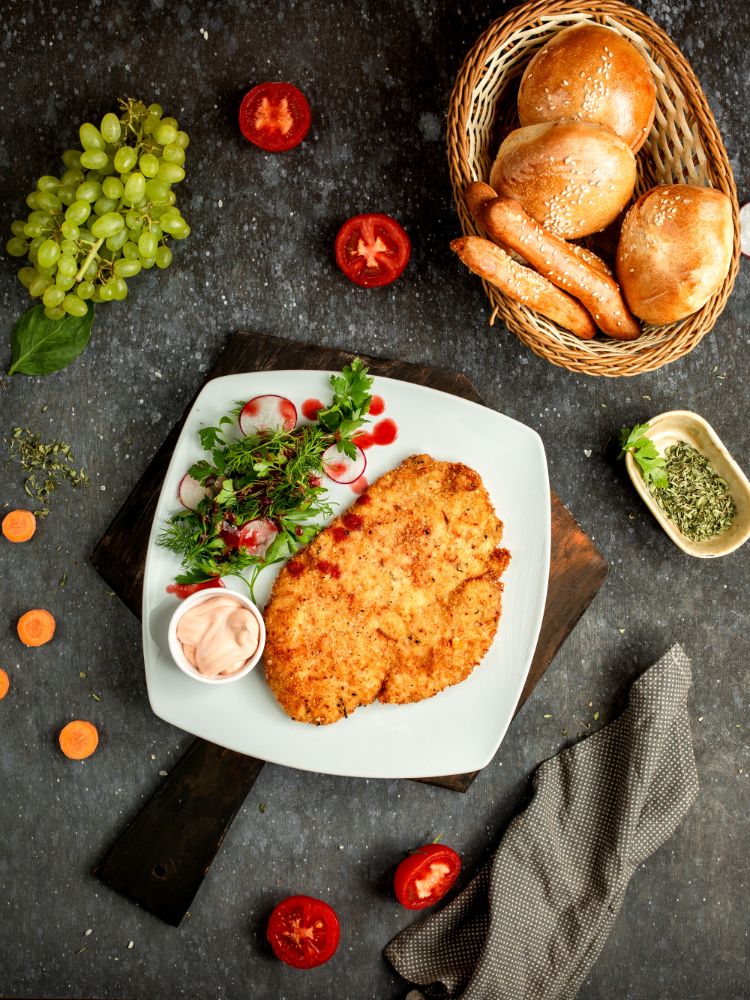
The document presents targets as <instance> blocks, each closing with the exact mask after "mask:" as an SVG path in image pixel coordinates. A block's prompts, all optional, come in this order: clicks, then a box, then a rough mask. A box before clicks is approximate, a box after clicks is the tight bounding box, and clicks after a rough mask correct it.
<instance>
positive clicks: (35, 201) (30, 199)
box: [26, 191, 39, 209]
mask: <svg viewBox="0 0 750 1000" xmlns="http://www.w3.org/2000/svg"><path fill="white" fill-rule="evenodd" d="M26 204H27V205H28V206H29V208H33V209H37V208H39V192H38V191H32V192H31V194H27V195H26Z"/></svg>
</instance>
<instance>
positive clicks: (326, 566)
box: [318, 559, 341, 580]
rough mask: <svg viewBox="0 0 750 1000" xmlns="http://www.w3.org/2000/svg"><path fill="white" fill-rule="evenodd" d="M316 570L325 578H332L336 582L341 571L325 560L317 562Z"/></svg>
mask: <svg viewBox="0 0 750 1000" xmlns="http://www.w3.org/2000/svg"><path fill="white" fill-rule="evenodd" d="M318 569H319V570H320V572H321V573H324V574H325V575H326V576H330V577H332V578H333V579H334V580H338V578H339V577H340V576H341V570H340V569H339V568H338V566H334V565H333V563H329V562H328V561H327V560H325V559H321V560H320V561H319V562H318Z"/></svg>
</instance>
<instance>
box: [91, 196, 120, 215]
mask: <svg viewBox="0 0 750 1000" xmlns="http://www.w3.org/2000/svg"><path fill="white" fill-rule="evenodd" d="M117 205H118V199H117V198H108V197H107V196H106V194H103V195H102V196H101V198H97V199H96V201H95V202H94V212H95V213H96V214H97V215H106V214H107V212H114V210H115V209H116V208H117Z"/></svg>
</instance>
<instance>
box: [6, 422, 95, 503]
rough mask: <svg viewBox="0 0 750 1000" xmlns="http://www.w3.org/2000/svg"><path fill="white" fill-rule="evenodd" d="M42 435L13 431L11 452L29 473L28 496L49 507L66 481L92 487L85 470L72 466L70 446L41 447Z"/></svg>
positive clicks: (52, 443)
mask: <svg viewBox="0 0 750 1000" xmlns="http://www.w3.org/2000/svg"><path fill="white" fill-rule="evenodd" d="M41 436H42V435H41V434H32V433H31V431H30V430H29V429H28V428H21V427H14V428H13V437H12V439H11V443H10V449H9V451H10V454H11V455H13V456H14V457H16V458H18V460H19V461H20V462H21V467H22V468H23V470H24V472H26V473H27V476H26V481H25V482H24V489H25V490H26V492H27V493H28V495H29V496H30V497H32V498H33V499H35V500H37V501H39V502H40V503H44V504H48V503H49V499H48V497H49V495H50V493H54V491H55V490H56V489H57V487H58V486H60V485H61V484H62V483H64V482H66V481H67V482H69V483H70V484H71V485H72V486H90V485H91V484H90V483H89V478H88V476H87V475H86V473H85V472H84V471H83V469H81V470H80V471H79V472H76V470H75V468H74V467H73V464H72V463H73V455H72V454H71V451H70V445H68V444H66V443H65V442H64V441H62V442H60V441H50V443H49V444H42V441H41ZM11 461H12V459H11ZM8 465H10V462H7V463H6V468H7V466H8ZM34 513H35V514H37V515H38V516H39V517H44V516H45V515H46V514H48V513H49V510H37V511H34Z"/></svg>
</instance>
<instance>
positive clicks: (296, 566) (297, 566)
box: [286, 561, 305, 576]
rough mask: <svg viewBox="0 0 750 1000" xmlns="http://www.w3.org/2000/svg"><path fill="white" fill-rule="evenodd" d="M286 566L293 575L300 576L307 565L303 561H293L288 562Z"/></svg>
mask: <svg viewBox="0 0 750 1000" xmlns="http://www.w3.org/2000/svg"><path fill="white" fill-rule="evenodd" d="M286 568H287V569H288V570H289V573H290V574H291V575H292V576H300V574H301V573H302V571H303V570H304V568H305V567H304V566H303V565H302V563H298V562H294V561H291V562H288V563H287V564H286Z"/></svg>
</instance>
